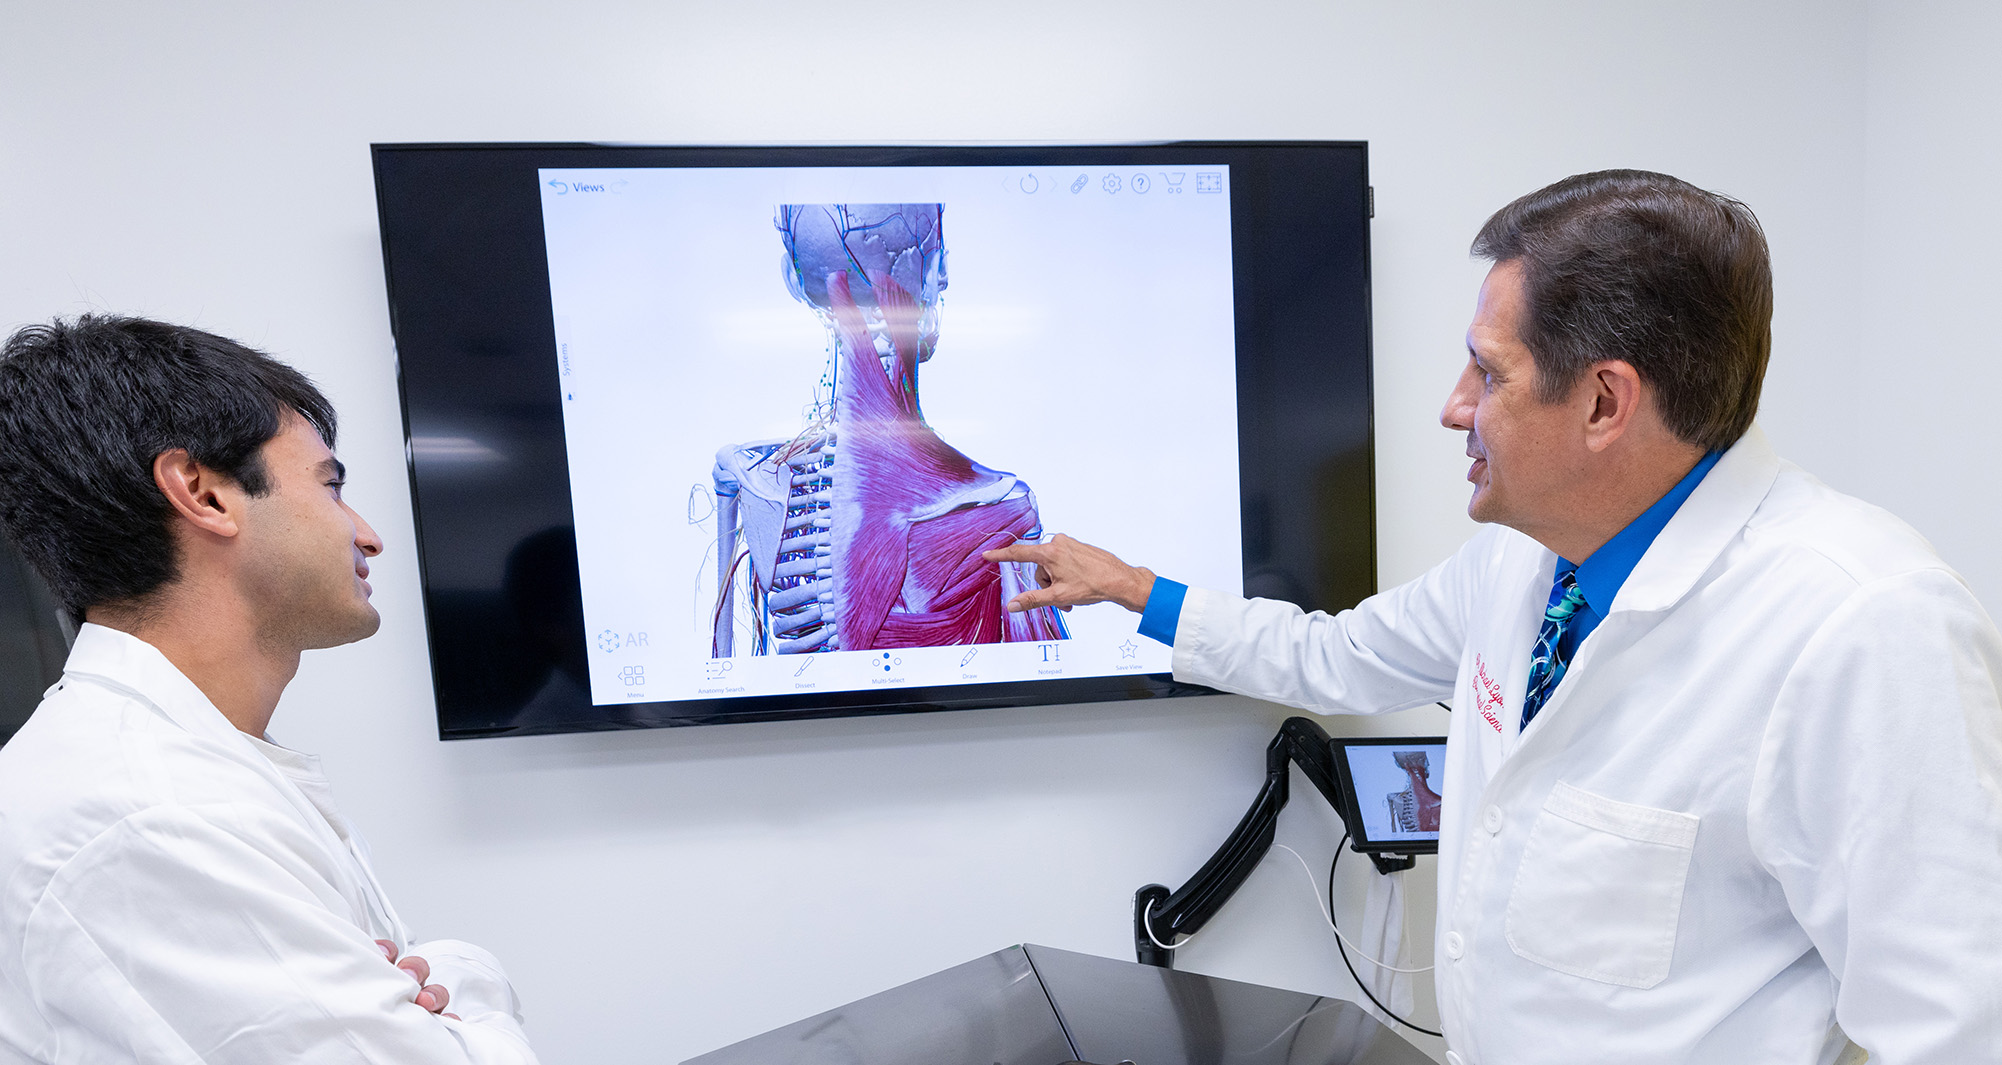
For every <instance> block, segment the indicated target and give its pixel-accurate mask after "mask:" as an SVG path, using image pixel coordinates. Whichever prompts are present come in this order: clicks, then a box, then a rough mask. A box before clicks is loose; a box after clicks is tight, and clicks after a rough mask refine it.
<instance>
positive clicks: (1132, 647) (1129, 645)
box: [1119, 640, 1140, 658]
mask: <svg viewBox="0 0 2002 1065" xmlns="http://www.w3.org/2000/svg"><path fill="white" fill-rule="evenodd" d="M1139 649H1140V645H1139V644H1136V643H1134V642H1133V641H1132V640H1128V641H1126V642H1125V643H1122V644H1120V645H1119V657H1121V658H1132V657H1133V652H1135V651H1138V650H1139Z"/></svg>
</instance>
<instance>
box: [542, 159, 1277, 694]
mask: <svg viewBox="0 0 2002 1065" xmlns="http://www.w3.org/2000/svg"><path fill="white" fill-rule="evenodd" d="M539 180H540V181H541V183H542V184H541V194H542V217H543V230H544V234H545V237H546V239H547V246H548V252H549V279H550V300H551V304H552V307H553V310H554V313H555V322H556V339H557V350H556V351H555V352H554V353H552V357H553V358H555V359H556V360H557V361H558V366H559V381H560V385H561V388H562V392H563V397H562V398H563V413H564V431H565V438H566V443H567V448H568V458H569V470H570V484H571V494H572V505H573V509H574V514H575V520H576V530H577V546H578V560H579V568H580V577H581V580H582V590H583V600H584V617H585V625H586V629H587V632H588V634H589V641H590V655H591V696H592V700H593V702H595V703H597V704H600V705H603V704H610V703H622V702H638V701H663V700H683V699H707V698H734V697H745V696H762V695H788V694H803V693H811V692H815V691H822V692H834V691H857V690H869V689H872V688H881V687H884V686H922V687H931V686H937V685H947V684H983V683H994V682H1002V681H1023V680H1037V679H1046V678H1059V677H1103V676H1115V675H1119V674H1122V673H1164V672H1167V671H1168V670H1169V668H1170V666H1169V650H1168V648H1167V647H1165V646H1163V645H1162V644H1159V643H1157V642H1155V641H1153V640H1149V639H1146V638H1144V637H1141V636H1138V635H1136V633H1135V627H1136V624H1137V621H1138V618H1137V616H1136V615H1134V614H1131V613H1128V612H1127V611H1126V610H1124V609H1123V608H1121V607H1118V606H1116V605H1113V604H1101V605H1098V606H1093V607H1084V608H1079V609H1076V610H1073V611H1071V612H1069V613H1061V612H1058V611H1055V610H1050V609H1040V610H1033V611H1027V612H1023V613H1018V614H1010V613H1008V612H1007V611H1006V610H1005V609H1004V608H1003V607H1004V604H1005V603H1006V602H1007V601H1008V599H1009V598H1011V597H1012V596H1013V595H1015V594H1016V593H1018V592H1020V591H1022V590H1025V589H1027V588H1030V587H1033V582H1034V578H1033V568H1032V567H1029V566H1025V565H1015V564H1005V563H1004V564H996V563H992V562H987V561H985V560H984V559H983V558H982V557H981V552H983V551H985V550H988V549H990V548H994V547H998V546H1003V545H1007V544H1011V543H1015V542H1018V541H1036V540H1039V539H1046V538H1048V537H1049V536H1052V535H1054V534H1056V533H1059V532H1063V533H1068V534H1070V535H1072V536H1075V537H1077V538H1079V539H1081V540H1086V541H1089V542H1093V543H1097V544H1101V545H1104V546H1106V547H1108V548H1110V549H1112V550H1114V551H1115V552H1117V553H1119V554H1120V555H1122V556H1123V557H1125V558H1126V559H1128V560H1129V561H1132V562H1134V563H1135V564H1140V565H1146V566H1149V567H1150V568H1152V569H1154V570H1155V571H1156V572H1158V573H1161V574H1163V575H1166V576H1170V577H1173V578H1174V579H1177V580H1180V581H1182V582H1184V583H1188V584H1192V585H1199V586H1204V587H1211V588H1221V589H1225V590H1230V591H1236V590H1238V589H1239V588H1240V587H1241V585H1242V575H1241V574H1242V570H1241V565H1242V562H1241V550H1240V543H1239V507H1238V481H1237V469H1238V455H1237V417H1236V413H1237V400H1236V362H1235V331H1234V324H1233V314H1232V287H1231V282H1232V273H1231V243H1230V173H1229V169H1228V168H1227V167H1224V166H1220V165H1219V166H1207V167H1206V166H1183V167H1178V168H1176V169H1169V170H1163V169H1159V168H1154V169H1140V168H1137V167H1132V166H1127V167H1116V168H1114V167H1095V168H1094V167H1086V168H1072V169H1064V170H1058V169H1054V168H1048V169H1046V168H1036V167H882V168H876V167H869V168H799V169H786V168H743V169H737V168H711V169H700V168H691V169H681V168H674V169H665V168H663V169H638V168H621V169H595V170H567V169H548V170H542V171H540V172H539Z"/></svg>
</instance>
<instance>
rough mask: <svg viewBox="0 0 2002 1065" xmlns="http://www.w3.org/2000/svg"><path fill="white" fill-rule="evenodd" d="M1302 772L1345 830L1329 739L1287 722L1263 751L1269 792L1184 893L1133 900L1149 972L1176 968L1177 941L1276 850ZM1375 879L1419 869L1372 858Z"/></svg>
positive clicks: (1155, 892) (1159, 890)
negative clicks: (1293, 781)
mask: <svg viewBox="0 0 2002 1065" xmlns="http://www.w3.org/2000/svg"><path fill="white" fill-rule="evenodd" d="M1288 763H1291V764H1293V765H1297V766H1299V767H1300V771H1301V772H1302V773H1304V774H1306V777H1307V779H1308V780H1310V781H1312V782H1313V784H1314V787H1315V788H1316V789H1318V790H1319V791H1320V793H1321V797H1322V798H1324V799H1326V800H1328V805H1329V806H1332V807H1334V808H1335V812H1336V813H1337V814H1338V815H1340V816H1341V817H1342V820H1343V824H1344V825H1345V826H1347V827H1349V828H1351V829H1353V827H1354V826H1352V825H1348V824H1347V822H1348V815H1347V814H1345V813H1343V812H1342V801H1341V795H1340V791H1339V787H1340V786H1339V785H1338V784H1336V782H1335V754H1334V749H1333V747H1332V744H1331V742H1330V741H1329V739H1328V734H1327V733H1326V732H1324V731H1322V730H1321V726H1319V725H1316V724H1314V723H1313V722H1312V721H1309V720H1307V719H1306V718H1304V717H1289V718H1287V719H1286V723H1285V724H1283V725H1280V726H1279V735H1277V736H1274V737H1272V742H1271V743H1270V744H1267V745H1266V748H1265V786H1264V787H1262V788H1259V789H1258V798H1257V799H1255V800H1254V801H1253V802H1252V804H1251V809H1249V810H1246V811H1245V812H1244V820H1242V821H1239V822H1238V823H1237V827H1236V828H1235V829H1232V830H1231V833H1230V837H1229V838H1227V839H1225V840H1224V841H1223V846H1221V847H1218V848H1217V852H1216V853H1215V854H1213V855H1211V856H1210V860H1209V861H1207V862H1204V863H1203V867H1202V868H1201V869H1198V870H1196V875H1195V876H1192V877H1190V878H1189V882H1188V883H1186V884H1183V885H1182V887H1181V890H1179V891H1175V892H1172V893H1171V892H1169V890H1168V889H1167V888H1166V887H1164V886H1163V885H1160V884H1149V885H1147V886H1146V887H1143V888H1141V889H1140V890H1139V891H1136V892H1134V893H1133V950H1134V953H1135V954H1136V955H1137V956H1138V957H1139V960H1140V962H1141V963H1142V964H1144V965H1158V966H1160V967H1161V968H1163V969H1172V968H1174V967H1175V954H1174V951H1172V950H1169V949H1166V948H1164V947H1163V946H1161V944H1164V943H1165V944H1169V945H1173V944H1174V942H1175V939H1176V937H1178V936H1190V935H1195V934H1196V931H1197V930H1198V929H1200V928H1202V926H1203V925H1204V924H1207V923H1208V922H1209V919H1210V918H1212V917H1214V916H1216V913H1217V911H1218V910H1220V909H1223V904H1224V903H1226V902H1229V901H1230V897H1231V896H1232V895H1234V894H1236V893H1237V889H1238V888H1240V887H1242V886H1243V885H1244V881H1245V878H1247V877H1249V876H1250V875H1251V870H1252V869H1253V868H1255V867H1256V866H1257V865H1258V862H1259V860H1260V859H1262V858H1264V857H1265V852H1266V851H1268V850H1271V849H1272V831H1273V828H1274V827H1275V826H1276V825H1277V824H1278V823H1279V811H1280V810H1281V809H1282V808H1283V807H1285V805H1286V799H1287V783H1288V779H1289V776H1290V775H1289V774H1288V772H1287V768H1286V767H1287V764H1288ZM1369 857H1370V860H1371V861H1372V862H1375V863H1376V868H1377V871H1378V872H1381V873H1390V872H1395V871H1396V870H1399V869H1409V868H1411V867H1412V866H1413V865H1414V864H1416V863H1415V862H1414V861H1413V859H1412V858H1411V857H1410V856H1408V855H1395V854H1392V855H1383V854H1372V855H1370V856H1369Z"/></svg>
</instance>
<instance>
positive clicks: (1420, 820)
mask: <svg viewBox="0 0 2002 1065" xmlns="http://www.w3.org/2000/svg"><path fill="white" fill-rule="evenodd" d="M1391 757H1392V758H1393V759H1395V760H1396V762H1397V768H1399V769H1402V770H1404V775H1405V776H1406V777H1408V778H1409V779H1410V781H1411V783H1410V784H1408V785H1406V787H1405V789H1404V790H1403V791H1399V792H1393V793H1391V794H1390V795H1386V796H1384V800H1385V801H1386V802H1388V803H1389V804H1390V821H1391V824H1393V825H1395V826H1397V831H1399V832H1437V831H1439V803H1440V798H1439V793H1438V792H1436V791H1433V790H1432V785H1430V784H1428V783H1426V781H1425V778H1426V777H1429V776H1431V775H1432V759H1431V758H1430V757H1428V756H1427V755H1426V753H1425V752H1424V751H1398V752H1396V753H1395V754H1393V755H1391Z"/></svg>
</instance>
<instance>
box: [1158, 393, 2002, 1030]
mask: <svg viewBox="0 0 2002 1065" xmlns="http://www.w3.org/2000/svg"><path fill="white" fill-rule="evenodd" d="M1554 566H1555V556H1554V555H1553V554H1552V553H1551V552H1550V551H1548V550H1546V549H1544V548H1543V547H1542V546H1540V545H1538V544H1537V543H1535V542H1534V541H1532V540H1530V539H1529V538H1527V537H1525V536H1523V535H1521V534H1519V533H1516V532H1513V531H1511V530H1508V529H1504V528H1500V527H1493V526H1491V527H1487V528H1484V529H1482V530H1481V531H1480V532H1479V533H1477V534H1476V535H1475V536H1474V538H1473V539H1472V540H1471V541H1470V542H1469V543H1468V544H1467V545H1466V546H1465V547H1464V548H1462V549H1461V550H1460V552H1459V553H1458V554H1456V555H1454V556H1453V557H1452V558H1450V559H1448V560H1447V561H1446V562H1444V563H1443V564H1441V565H1440V566H1439V567H1438V568H1436V569H1434V570H1432V571H1431V572H1430V573H1427V574H1426V575H1424V576H1423V577H1420V578H1418V579H1417V580H1415V581H1412V582H1411V583H1409V584H1406V585H1403V586H1402V587H1399V588H1394V589H1391V590H1389V591H1387V592H1384V593H1382V594H1380V595H1377V596H1374V597H1372V598H1371V599H1369V600H1368V601H1366V602H1364V603H1363V604H1362V605H1360V606H1358V607H1357V608H1356V609H1355V610H1352V611H1344V612H1342V613H1341V614H1339V615H1336V616H1333V617H1329V616H1327V615H1325V614H1310V615H1303V614H1301V613H1300V611H1298V610H1297V609H1295V608H1293V607H1291V606H1290V605H1287V604H1283V603H1276V602H1270V601H1265V600H1250V601H1246V600H1243V599H1240V598H1238V597H1235V596H1229V595H1223V594H1218V593H1214V592H1202V591H1195V590H1191V592H1190V593H1189V596H1188V598H1187V599H1186V600H1185V601H1184V603H1183V607H1182V614H1181V618H1180V622H1179V628H1178V630H1177V636H1176V641H1175V653H1174V669H1175V676H1176V677H1177V679H1181V680H1190V681H1196V682H1200V683H1203V684H1209V685H1213V686H1216V687H1219V688H1224V689H1227V690H1230V691H1235V692H1241V693H1244V694H1248V695H1253V696H1257V697H1260V698H1265V699H1271V700H1274V701H1278V702H1284V703H1289V704H1291V705H1294V706H1300V707H1305V708H1307V709H1311V710H1316V711H1320V712H1323V713H1336V712H1351V713H1376V712H1383V711H1391V710H1399V709H1403V708H1406V707H1411V706H1418V705H1423V704H1424V703H1427V702H1430V701H1432V700H1434V699H1450V700H1451V701H1452V703H1453V710H1454V713H1453V717H1452V724H1451V726H1450V728H1451V734H1450V740H1449V744H1448V749H1447V755H1446V766H1445V776H1444V800H1445V805H1444V809H1443V811H1442V818H1441V830H1440V847H1439V921H1438V928H1437V931H1436V951H1437V954H1436V961H1437V965H1438V969H1437V982H1438V989H1439V999H1440V1003H1439V1004H1440V1010H1441V1013H1442V1015H1443V1017H1444V1021H1445V1025H1446V1027H1445V1031H1446V1034H1447V1041H1448V1045H1449V1047H1450V1049H1451V1053H1450V1054H1449V1055H1448V1060H1449V1061H1450V1062H1453V1063H1454V1065H1536V1063H1542V1062H1549V1063H1563V1065H1577V1063H1580V1062H1619V1063H1621V1065H1650V1063H1657V1062H1658V1063H1671V1062H1674V1063H1683V1062H1694V1063H1708V1062H1729V1063H1733V1065H1738V1063H1747V1065H1750V1063H1761V1065H1763V1063H1773V1065H1780V1063H1785V1065H1794V1063H1799V1065H1809V1063H1825V1062H1830V1061H1833V1060H1835V1059H1836V1058H1837V1057H1839V1056H1840V1055H1842V1054H1843V1053H1845V1047H1846V1046H1847V1043H1846V1041H1845V1040H1844V1038H1843V1036H1844V1033H1845V1032H1846V1034H1847V1036H1848V1038H1850V1039H1853V1040H1854V1041H1855V1042H1856V1043H1857V1044H1859V1045H1861V1046H1862V1047H1863V1048H1864V1049H1866V1050H1868V1051H1869V1052H1870V1054H1871V1058H1870V1061H1871V1065H1973V1063H1977V1062H1981V1063H1987V1062H2002V705H1998V703H2002V698H1998V692H1997V681H1998V677H2002V636H1998V634H1997V632H1996V629H1995V625H1994V623H1993V622H1992V621H1991V620H1990V619H1989V618H1988V616H1987V615H1986V614H1985V613H1984V612H1983V610H1982V608H1981V606H1980V605H1979V604H1978V603H1977V601H1976V600H1975V598H1974V596H1973V595H1972V594H1971V593H1970V592H1969V590H1968V589H1967V587H1966V586H1965V585H1964V584H1963V583H1962V582H1961V580H1960V578H1959V577H1958V576H1957V575H1955V574H1954V573H1953V571H1951V570H1950V569H1948V568H1947V567H1946V565H1945V564H1944V563H1942V562H1941V561H1940V560H1939V558H1938V557H1937V556H1936V555H1935V554H1934V552H1933V551H1932V549H1931V547H1930V546H1929V545H1927V544H1926V543H1925V541H1924V540H1923V539H1921V538H1920V537H1919V536H1918V534H1916V533H1915V532H1913V531H1912V530H1911V529H1910V528H1908V527H1907V526H1905V525H1904V524H1903V523H1901V522H1899V521H1898V520H1897V519H1896V518H1893V517H1892V516H1891V515H1889V514H1887V513H1885V512H1884V511H1882V510H1879V509H1877V508H1875V507H1871V506H1869V505H1867V504H1864V503H1861V502H1859V501H1857V500H1854V499H1851V498H1849V497H1846V496H1843V495H1841V494H1839V493H1836V492H1834V491H1832V490H1830V489H1829V488H1828V487H1827V486H1825V485H1823V484H1821V483H1820V482H1819V481H1816V480H1815V479H1814V478H1812V477H1810V476H1809V475H1807V474H1806V473H1804V472H1802V471H1801V470H1800V469H1799V468H1798V467H1795V466H1792V465H1791V464H1785V463H1782V462H1781V461H1780V460H1779V459H1778V458H1777V457H1776V456H1775V455H1774V454H1773V452H1772V450H1771V448H1770V446H1769V445H1768V444H1767V442H1766V440H1765V437H1764V435H1763V434H1762V433H1761V432H1760V431H1759V430H1758V429H1756V428H1754V429H1753V430H1752V431H1751V432H1750V433H1749V434H1748V435H1747V436H1746V437H1745V438H1744V439H1743V440H1741V441H1740V442H1739V443H1738V444H1737V445H1736V446H1734V447H1733V448H1731V450H1730V451H1729V452H1728V453H1726V454H1725V455H1724V457H1723V458H1722V459H1721V460H1720V461H1719V462H1718V464H1717V466H1716V467H1715V468H1714V469H1712V470H1711V471H1710V473H1709V475H1708V476H1707V477H1705V479H1704V480H1703V482H1702V483H1701V484H1700V485H1699V486H1698V487H1697V488H1696V490H1695V492H1694V494H1692V495H1691V496H1690V497H1689V499H1688V500H1687V501H1686V502H1684V504H1683V505H1682V508H1681V509H1680V510H1679V511H1678V512H1677V513H1676V515H1675V517H1674V518H1673V519H1672V520H1671V521H1670V522H1669V524H1668V526H1667V527H1666V528H1665V529H1663V530H1662V532H1661V535H1660V537H1659V538H1658V539H1657V540H1656V541H1655V542H1654V544H1653V546H1651V547H1650V548H1649V549H1648V551H1647V554H1646V555H1645V556H1644V557H1643V558H1642V559H1641V561H1640V563H1639V565H1637V566H1636V567H1635V569H1634V571H1633V575H1632V576H1631V577H1629V578H1628V580H1627V582H1626V584H1625V586H1623V587H1622V588H1621V589H1620V592H1619V596H1618V598H1617V599H1615V601H1614V602H1613V604H1612V607H1611V610H1610V611H1609V612H1608V613H1607V616H1606V618H1605V620H1604V621H1603V622H1602V623H1601V624H1600V625H1599V627H1598V628H1597V629H1596V630H1595V631H1594V632H1593V633H1592V634H1591V635H1590V636H1588V637H1587V638H1586V639H1585V641H1584V643H1583V644H1582V645H1581V646H1580V647H1579V649H1578V651H1577V655H1576V658H1575V659H1574V660H1573V662H1572V664H1571V667H1570V671H1569V672H1568V673H1566V674H1565V677H1564V681H1563V683H1562V684H1561V685H1560V686H1559V687H1558V689H1557V691H1556V692H1555V693H1554V695H1553V696H1552V697H1551V699H1550V701H1549V703H1548V704H1547V705H1546V706H1545V707H1544V709H1543V710H1542V712H1541V713H1540V714H1539V715H1538V716H1537V718H1536V720H1535V721H1534V722H1533V723H1532V724H1531V725H1530V727H1529V728H1528V729H1527V730H1526V731H1523V732H1521V734H1520V735H1518V731H1517V724H1518V722H1519V721H1520V718H1521V713H1522V696H1523V692H1524V689H1525V687H1526V685H1527V673H1528V667H1529V659H1530V649H1531V646H1532V644H1533V643H1534V642H1535V639H1536V633H1537V628H1538V625H1539V623H1540V621H1541V615H1542V608H1543V606H1544V603H1545V601H1546V599H1547V597H1548V595H1549V590H1550V582H1551V577H1552V573H1553V570H1554ZM1838 1024H1839V1027H1838Z"/></svg>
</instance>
